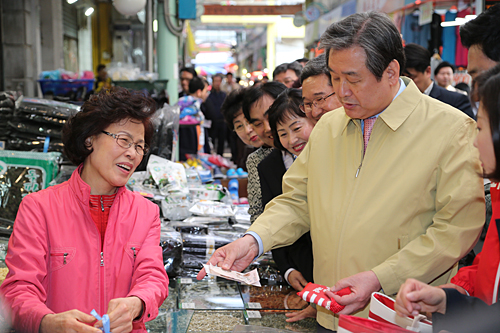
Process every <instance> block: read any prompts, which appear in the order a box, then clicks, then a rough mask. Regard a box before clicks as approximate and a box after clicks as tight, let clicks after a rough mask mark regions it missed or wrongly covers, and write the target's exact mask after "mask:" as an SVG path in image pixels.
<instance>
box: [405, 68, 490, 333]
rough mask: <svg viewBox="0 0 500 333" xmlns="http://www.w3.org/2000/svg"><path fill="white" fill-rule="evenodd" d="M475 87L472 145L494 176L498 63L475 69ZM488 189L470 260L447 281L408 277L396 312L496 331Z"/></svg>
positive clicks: (441, 325)
mask: <svg viewBox="0 0 500 333" xmlns="http://www.w3.org/2000/svg"><path fill="white" fill-rule="evenodd" d="M476 86H477V87H478V89H477V90H478V91H479V93H478V95H477V96H478V97H479V101H480V106H479V112H478V117H477V127H478V134H477V137H476V140H475V141H474V146H476V147H477V148H478V150H479V155H480V160H481V163H482V167H483V172H484V176H485V177H488V178H490V179H493V180H495V181H499V180H500V166H499V164H498V161H499V159H500V140H499V134H500V65H497V66H496V67H494V68H492V69H490V70H488V71H486V72H484V73H483V74H481V75H480V76H479V77H478V78H477V79H476ZM491 193H492V198H491V201H492V208H493V215H492V219H491V223H490V226H489V228H488V231H487V234H486V239H485V242H484V245H483V250H482V252H481V253H480V256H478V257H476V259H475V260H474V264H473V265H472V266H469V267H464V268H462V269H461V270H460V271H459V274H457V275H456V276H455V277H454V278H453V279H452V282H453V283H451V284H448V285H443V286H440V287H432V286H429V285H427V284H425V283H423V282H420V281H417V280H415V279H408V280H407V281H406V282H405V283H404V284H403V285H402V286H401V288H400V290H399V293H398V296H397V299H396V304H395V310H396V312H397V313H398V314H400V315H405V316H409V315H412V316H415V315H417V314H418V313H419V312H433V315H432V319H433V331H434V332H440V331H444V330H445V331H449V332H454V333H461V332H464V333H465V332H498V328H499V327H500V316H498V314H499V313H500V302H498V300H499V297H498V296H499V295H498V284H499V279H500V242H499V233H500V203H499V202H498V191H492V192H491ZM466 293H468V294H470V295H466ZM472 296H475V297H472Z"/></svg>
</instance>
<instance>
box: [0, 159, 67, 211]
mask: <svg viewBox="0 0 500 333" xmlns="http://www.w3.org/2000/svg"><path fill="white" fill-rule="evenodd" d="M60 156H61V154H60V153H56V152H52V153H34V152H19V151H12V150H3V151H2V150H0V208H1V209H0V217H2V218H5V219H7V220H10V221H14V220H15V218H16V214H17V210H18V209H19V205H20V203H21V200H22V198H23V197H24V196H25V195H27V194H29V193H32V192H37V191H39V190H42V189H44V188H46V187H47V186H49V183H50V181H52V179H54V177H55V176H56V175H57V172H58V162H59V160H60Z"/></svg>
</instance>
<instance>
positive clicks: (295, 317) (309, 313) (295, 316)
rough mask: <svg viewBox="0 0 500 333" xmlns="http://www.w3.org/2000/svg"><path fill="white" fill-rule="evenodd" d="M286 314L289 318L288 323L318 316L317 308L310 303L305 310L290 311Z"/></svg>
mask: <svg viewBox="0 0 500 333" xmlns="http://www.w3.org/2000/svg"><path fill="white" fill-rule="evenodd" d="M285 316H287V317H288V319H287V320H286V322H287V323H293V322H296V321H299V320H302V319H306V318H316V309H315V308H313V307H312V306H310V305H309V306H308V307H307V308H305V309H304V310H301V311H297V312H290V313H287V314H285Z"/></svg>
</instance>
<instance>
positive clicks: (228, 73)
mask: <svg viewBox="0 0 500 333" xmlns="http://www.w3.org/2000/svg"><path fill="white" fill-rule="evenodd" d="M228 75H231V76H234V75H233V73H231V72H227V73H226V77H227V76H228Z"/></svg>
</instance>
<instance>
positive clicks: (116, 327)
mask: <svg viewBox="0 0 500 333" xmlns="http://www.w3.org/2000/svg"><path fill="white" fill-rule="evenodd" d="M142 311H143V305H142V300H141V299H140V298H139V297H136V296H131V297H123V298H114V299H112V300H111V301H109V304H108V316H109V326H110V329H111V332H113V333H128V332H131V331H132V329H133V326H132V322H133V321H134V319H135V318H137V317H138V316H139V314H141V312H142ZM95 327H98V328H101V327H102V320H99V321H98V322H97V323H95Z"/></svg>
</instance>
